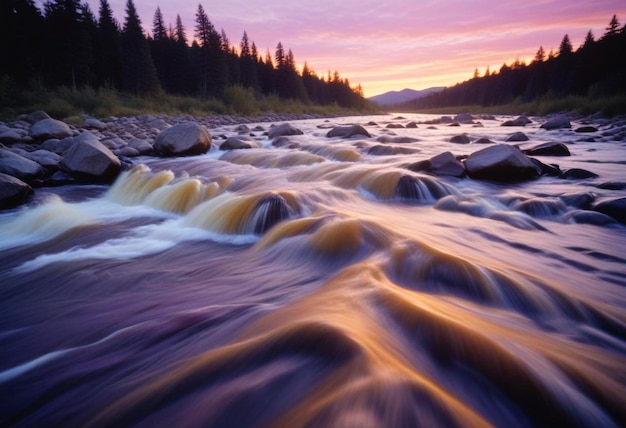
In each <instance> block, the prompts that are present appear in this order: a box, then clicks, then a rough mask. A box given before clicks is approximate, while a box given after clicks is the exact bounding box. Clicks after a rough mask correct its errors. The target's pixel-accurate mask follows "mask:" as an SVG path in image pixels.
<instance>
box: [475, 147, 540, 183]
mask: <svg viewBox="0 0 626 428" xmlns="http://www.w3.org/2000/svg"><path fill="white" fill-rule="evenodd" d="M465 169H466V171H467V175H469V176H470V177H471V178H475V179H483V180H493V181H502V182H509V181H520V180H532V179H535V178H537V177H538V176H539V172H538V171H537V168H536V167H535V164H534V163H533V162H532V161H531V159H530V158H529V157H527V156H526V155H524V154H523V153H522V152H521V151H519V150H518V149H517V148H515V147H512V146H509V145H506V144H497V145H495V146H490V147H486V148H484V149H482V150H479V151H477V152H475V153H472V154H471V155H469V156H468V158H467V159H466V160H465Z"/></svg>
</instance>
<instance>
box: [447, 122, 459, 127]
mask: <svg viewBox="0 0 626 428" xmlns="http://www.w3.org/2000/svg"><path fill="white" fill-rule="evenodd" d="M448 126H461V124H460V123H459V122H452V123H451V124H450V125H448Z"/></svg>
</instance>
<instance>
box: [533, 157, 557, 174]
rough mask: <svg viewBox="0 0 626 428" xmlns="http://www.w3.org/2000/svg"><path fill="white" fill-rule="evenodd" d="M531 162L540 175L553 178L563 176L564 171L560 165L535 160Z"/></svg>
mask: <svg viewBox="0 0 626 428" xmlns="http://www.w3.org/2000/svg"><path fill="white" fill-rule="evenodd" d="M530 160H531V162H532V163H533V164H534V165H535V167H536V168H537V172H539V175H549V176H551V177H560V176H561V174H562V173H563V171H561V168H559V166H558V165H554V164H546V163H543V162H541V161H540V160H538V159H535V158H530Z"/></svg>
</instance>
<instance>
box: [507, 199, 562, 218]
mask: <svg viewBox="0 0 626 428" xmlns="http://www.w3.org/2000/svg"><path fill="white" fill-rule="evenodd" d="M513 209H514V210H517V211H521V212H523V213H526V214H528V215H530V216H533V217H552V216H555V215H558V214H560V213H562V212H563V211H565V204H564V203H563V202H562V201H561V200H559V199H549V198H534V199H527V200H525V201H519V202H517V203H516V204H514V205H513Z"/></svg>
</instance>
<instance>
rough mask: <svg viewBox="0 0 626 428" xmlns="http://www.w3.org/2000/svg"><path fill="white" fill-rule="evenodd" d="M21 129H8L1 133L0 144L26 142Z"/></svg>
mask: <svg viewBox="0 0 626 428" xmlns="http://www.w3.org/2000/svg"><path fill="white" fill-rule="evenodd" d="M20 131H22V130H21V129H12V128H8V129H6V130H4V131H1V132H0V143H5V144H11V143H17V142H20V141H22V140H24V137H25V136H24V134H23V133H22V132H20Z"/></svg>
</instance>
